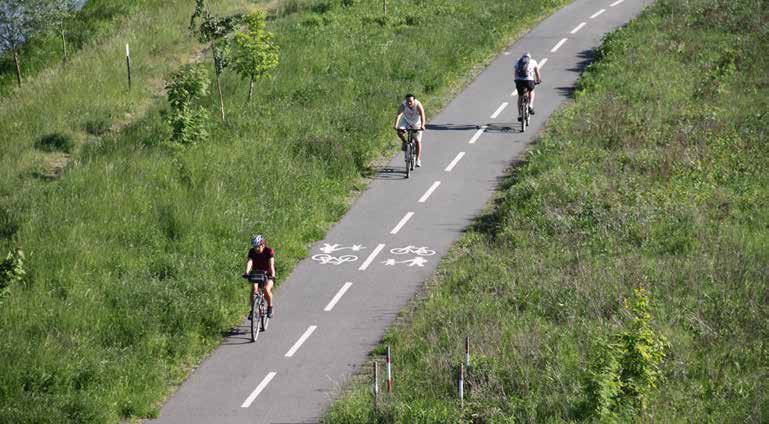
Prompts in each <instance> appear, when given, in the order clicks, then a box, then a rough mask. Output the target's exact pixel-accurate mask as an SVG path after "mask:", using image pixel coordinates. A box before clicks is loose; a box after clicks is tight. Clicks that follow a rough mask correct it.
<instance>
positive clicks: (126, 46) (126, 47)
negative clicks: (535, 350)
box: [125, 43, 131, 90]
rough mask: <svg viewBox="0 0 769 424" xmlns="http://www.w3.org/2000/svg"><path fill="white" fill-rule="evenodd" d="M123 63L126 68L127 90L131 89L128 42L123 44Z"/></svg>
mask: <svg viewBox="0 0 769 424" xmlns="http://www.w3.org/2000/svg"><path fill="white" fill-rule="evenodd" d="M125 63H126V67H127V68H128V90H131V50H130V49H129V48H128V43H126V45H125Z"/></svg>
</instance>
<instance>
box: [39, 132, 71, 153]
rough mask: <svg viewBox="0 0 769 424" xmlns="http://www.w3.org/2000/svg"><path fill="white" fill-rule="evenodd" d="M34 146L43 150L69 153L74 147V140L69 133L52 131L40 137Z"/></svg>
mask: <svg viewBox="0 0 769 424" xmlns="http://www.w3.org/2000/svg"><path fill="white" fill-rule="evenodd" d="M35 147H37V148H38V149H40V150H42V151H45V152H64V153H71V152H72V150H73V149H74V148H75V142H74V141H73V140H72V136H71V135H70V134H64V133H53V134H48V135H45V136H43V137H41V138H40V140H38V141H37V143H36V145H35Z"/></svg>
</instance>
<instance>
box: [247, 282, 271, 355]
mask: <svg viewBox="0 0 769 424" xmlns="http://www.w3.org/2000/svg"><path fill="white" fill-rule="evenodd" d="M243 278H245V279H246V280H248V281H250V282H251V283H254V284H258V287H259V288H258V289H257V290H256V293H255V294H254V297H253V298H252V299H251V313H250V314H249V315H248V316H249V321H251V341H252V342H255V341H256V339H257V338H258V337H259V333H260V332H262V331H265V330H267V324H268V323H269V322H270V318H269V317H268V316H267V299H265V298H264V286H265V285H267V281H268V279H269V276H268V275H267V271H251V273H250V274H243Z"/></svg>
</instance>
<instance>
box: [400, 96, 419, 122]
mask: <svg viewBox="0 0 769 424" xmlns="http://www.w3.org/2000/svg"><path fill="white" fill-rule="evenodd" d="M421 105H422V103H419V100H417V99H414V107H413V108H411V107H409V105H408V103H407V102H406V101H405V100H404V101H403V118H405V119H406V122H408V123H409V125H412V126H417V125H418V124H420V123H421V121H422V115H420V114H419V106H421Z"/></svg>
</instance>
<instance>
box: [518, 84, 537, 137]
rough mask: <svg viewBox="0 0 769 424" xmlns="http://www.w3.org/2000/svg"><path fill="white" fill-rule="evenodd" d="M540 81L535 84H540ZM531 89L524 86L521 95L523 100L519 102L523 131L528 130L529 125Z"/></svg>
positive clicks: (519, 118) (519, 114)
mask: <svg viewBox="0 0 769 424" xmlns="http://www.w3.org/2000/svg"><path fill="white" fill-rule="evenodd" d="M539 84H540V82H537V83H535V84H534V85H539ZM529 95H530V93H529V89H528V88H524V89H523V94H522V95H521V100H522V101H521V102H520V103H519V104H518V120H519V121H521V132H525V131H526V127H528V126H529V116H530V115H529Z"/></svg>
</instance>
